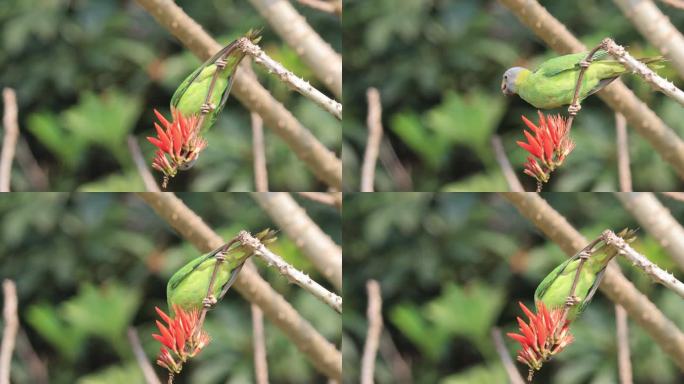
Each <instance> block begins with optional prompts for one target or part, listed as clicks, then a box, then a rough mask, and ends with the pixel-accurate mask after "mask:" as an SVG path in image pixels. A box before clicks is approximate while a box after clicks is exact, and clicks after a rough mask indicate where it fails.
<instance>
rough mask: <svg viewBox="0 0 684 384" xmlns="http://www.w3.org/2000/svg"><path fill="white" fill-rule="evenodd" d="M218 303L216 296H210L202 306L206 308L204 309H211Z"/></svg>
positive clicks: (204, 300) (203, 301)
mask: <svg viewBox="0 0 684 384" xmlns="http://www.w3.org/2000/svg"><path fill="white" fill-rule="evenodd" d="M217 302H218V301H217V300H216V297H215V296H214V295H209V296H207V297H205V298H204V299H203V300H202V305H203V306H204V308H211V307H213V306H214V305H216V303H217Z"/></svg>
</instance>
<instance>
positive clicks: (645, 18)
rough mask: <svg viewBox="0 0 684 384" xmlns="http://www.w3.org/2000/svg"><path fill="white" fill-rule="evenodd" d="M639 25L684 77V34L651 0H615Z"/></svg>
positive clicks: (643, 32) (623, 11)
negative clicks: (683, 34)
mask: <svg viewBox="0 0 684 384" xmlns="http://www.w3.org/2000/svg"><path fill="white" fill-rule="evenodd" d="M613 2H614V3H615V4H617V6H618V7H619V8H620V9H621V10H622V13H624V14H625V16H627V18H629V19H630V20H631V21H632V23H633V24H634V25H635V26H636V27H637V29H638V30H639V32H641V34H642V35H643V36H644V38H646V39H647V40H648V41H649V42H651V44H653V45H654V46H655V47H656V48H657V49H658V50H659V51H660V52H661V53H662V54H663V55H664V56H665V57H667V58H668V59H669V60H670V62H671V63H672V65H673V66H674V67H675V69H676V70H677V72H678V73H679V76H680V77H682V78H684V36H682V34H681V33H680V32H679V31H678V30H677V28H675V26H674V25H672V23H671V22H670V20H669V19H668V18H667V16H665V15H664V14H663V13H662V12H661V11H660V9H658V7H657V6H656V5H655V4H654V3H653V2H652V1H650V0H641V1H633V0H613Z"/></svg>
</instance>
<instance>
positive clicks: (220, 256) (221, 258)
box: [216, 252, 226, 263]
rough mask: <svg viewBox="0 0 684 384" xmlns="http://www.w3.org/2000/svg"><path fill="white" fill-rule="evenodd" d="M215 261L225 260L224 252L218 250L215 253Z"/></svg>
mask: <svg viewBox="0 0 684 384" xmlns="http://www.w3.org/2000/svg"><path fill="white" fill-rule="evenodd" d="M216 261H217V262H220V263H223V262H224V261H226V254H225V252H219V253H217V254H216Z"/></svg>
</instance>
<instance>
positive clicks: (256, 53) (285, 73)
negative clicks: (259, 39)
mask: <svg viewBox="0 0 684 384" xmlns="http://www.w3.org/2000/svg"><path fill="white" fill-rule="evenodd" d="M238 47H239V48H240V50H242V52H245V53H246V54H248V55H250V56H251V57H252V58H253V59H254V62H255V63H257V64H259V65H261V66H263V67H264V68H266V69H267V70H268V72H269V73H275V75H276V76H278V78H279V79H280V80H281V81H282V82H283V83H285V84H287V85H288V86H289V87H290V88H292V89H294V90H295V91H297V92H299V93H300V94H302V95H303V96H304V97H306V98H308V99H309V100H311V101H313V102H314V103H316V104H318V106H320V107H321V108H323V109H324V110H325V111H327V112H328V113H330V114H331V115H333V116H335V117H336V118H337V120H342V104H340V103H338V102H337V101H335V100H332V99H330V98H329V97H328V96H326V95H324V94H323V92H321V91H319V90H318V89H316V88H314V87H313V86H312V85H311V84H310V83H309V82H307V81H305V80H304V79H302V78H300V77H298V76H297V75H295V74H294V73H292V72H290V71H289V70H287V69H286V68H285V67H283V65H282V64H280V63H279V62H277V61H275V60H273V59H271V58H270V57H269V56H268V55H267V54H266V52H264V51H263V49H261V47H259V46H258V45H256V44H254V43H252V42H251V41H250V40H249V39H247V38H242V39H240V41H239V42H238Z"/></svg>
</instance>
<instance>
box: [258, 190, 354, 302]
mask: <svg viewBox="0 0 684 384" xmlns="http://www.w3.org/2000/svg"><path fill="white" fill-rule="evenodd" d="M252 197H254V199H255V200H256V201H257V203H259V205H260V206H261V208H263V209H264V210H265V211H266V213H268V215H269V216H270V217H271V219H273V221H274V222H275V223H276V224H277V225H278V227H279V228H280V229H281V230H282V231H283V232H285V234H286V235H287V237H289V238H290V239H292V241H293V242H294V243H295V245H297V247H298V248H299V249H301V251H302V253H303V254H304V255H305V256H306V257H307V258H308V259H309V260H311V262H312V263H313V265H314V267H316V269H317V270H318V271H320V272H321V274H322V275H323V276H324V277H325V278H326V279H327V280H328V281H330V282H331V283H332V284H333V286H334V287H335V289H336V290H337V291H338V292H341V291H342V249H341V248H340V247H339V246H338V245H337V244H335V242H334V241H333V240H332V239H331V238H330V236H328V235H327V234H326V233H325V232H323V231H322V230H321V228H320V227H319V226H318V225H316V223H315V222H314V221H313V220H311V218H310V217H309V215H307V214H306V211H304V209H303V208H302V207H300V206H299V204H297V202H296V201H295V200H294V199H293V198H292V196H290V194H288V193H286V192H271V193H253V194H252Z"/></svg>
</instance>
